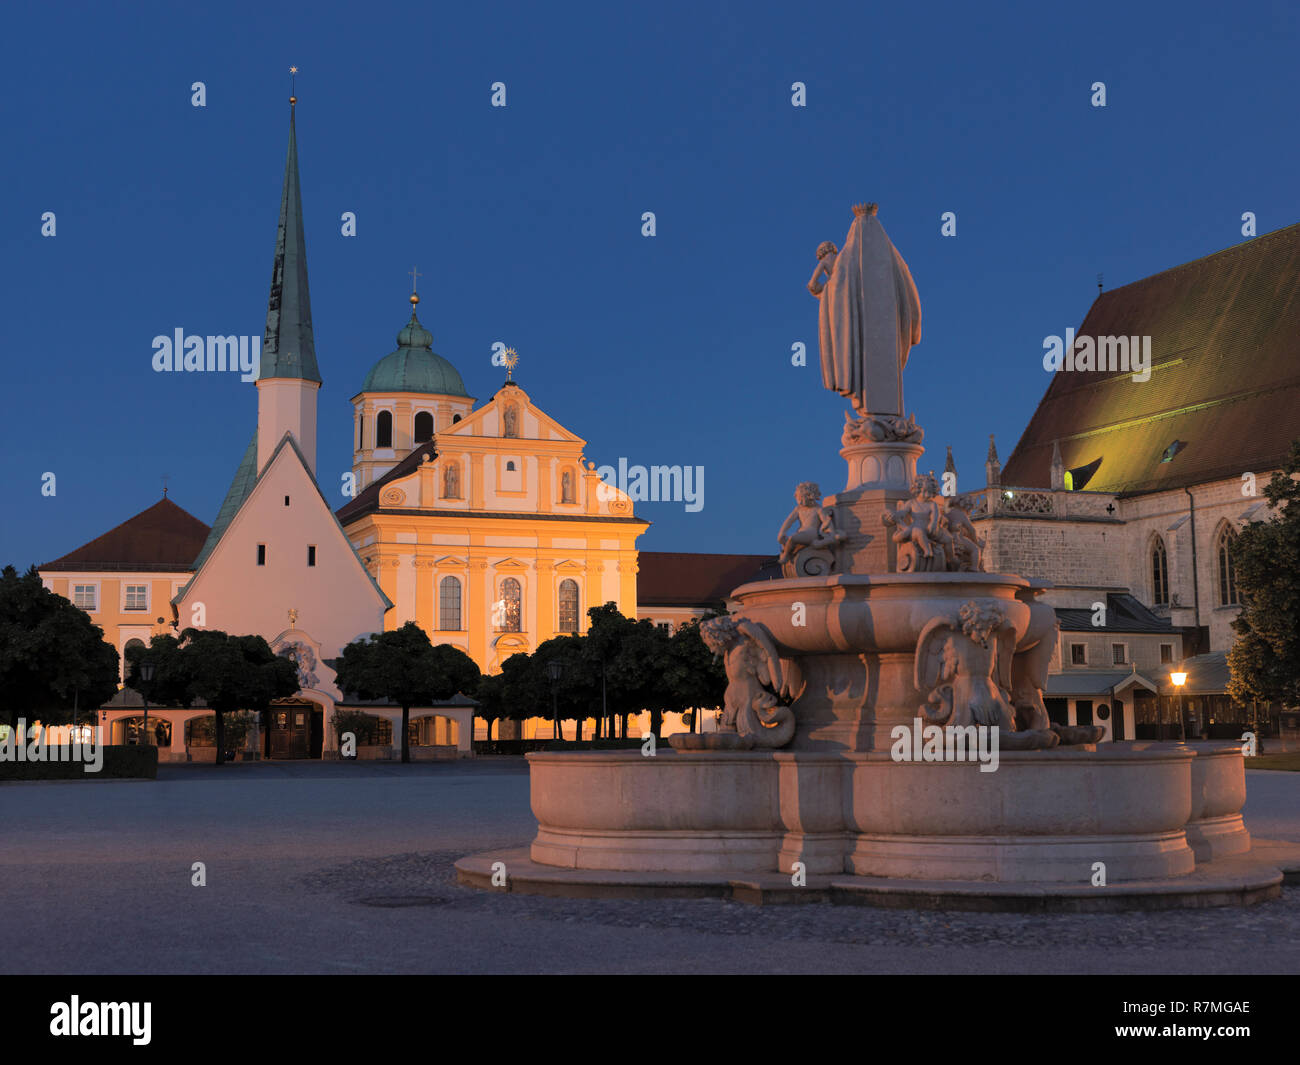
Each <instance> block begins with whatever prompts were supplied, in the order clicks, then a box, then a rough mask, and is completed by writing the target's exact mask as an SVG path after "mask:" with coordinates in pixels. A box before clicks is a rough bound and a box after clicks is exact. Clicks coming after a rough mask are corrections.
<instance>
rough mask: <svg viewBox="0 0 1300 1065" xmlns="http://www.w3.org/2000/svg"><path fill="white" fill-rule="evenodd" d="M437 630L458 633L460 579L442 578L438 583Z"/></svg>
mask: <svg viewBox="0 0 1300 1065" xmlns="http://www.w3.org/2000/svg"><path fill="white" fill-rule="evenodd" d="M438 628H440V629H445V630H446V631H448V632H460V579H459V578H458V577H443V579H442V580H441V581H439V582H438Z"/></svg>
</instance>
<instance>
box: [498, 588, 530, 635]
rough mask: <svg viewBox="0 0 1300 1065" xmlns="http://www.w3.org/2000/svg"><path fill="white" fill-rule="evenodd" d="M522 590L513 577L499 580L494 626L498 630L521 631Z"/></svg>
mask: <svg viewBox="0 0 1300 1065" xmlns="http://www.w3.org/2000/svg"><path fill="white" fill-rule="evenodd" d="M523 598H524V597H523V590H522V589H521V588H520V587H519V582H518V581H517V580H516V579H515V578H514V577H507V578H506V579H505V580H503V581H502V582H501V596H500V598H499V599H498V600H497V603H496V611H495V612H496V615H497V616H496V627H497V630H498V631H500V632H522V631H523V628H522V627H521V626H522V621H523Z"/></svg>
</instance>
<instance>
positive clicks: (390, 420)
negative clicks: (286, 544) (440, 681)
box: [337, 297, 649, 736]
mask: <svg viewBox="0 0 1300 1065" xmlns="http://www.w3.org/2000/svg"><path fill="white" fill-rule="evenodd" d="M412 303H418V297H412ZM432 344H433V338H432V336H431V334H430V333H429V332H428V330H426V329H425V328H424V327H423V326H422V325H421V324H420V321H419V319H418V318H417V316H416V314H415V313H414V310H413V311H412V314H411V320H410V322H408V323H407V325H406V326H405V327H404V328H403V329H402V331H401V332H400V333H399V334H398V348H397V350H396V351H394V352H393V353H392V354H390V355H388V356H385V358H383V359H381V360H380V361H379V362H378V363H377V364H376V365H375V367H374V368H373V369H372V370H371V371H370V373H369V374H368V375H367V377H366V380H365V383H364V384H363V386H362V390H361V392H360V393H358V394H357V396H355V397H354V399H353V409H354V426H355V431H356V435H355V437H354V441H355V449H354V454H353V473H354V474H355V477H356V483H357V487H358V494H357V496H356V498H355V499H353V500H352V501H351V502H349V503H348V504H346V505H345V506H344V507H342V508H341V509H340V510H339V511H338V514H337V516H338V519H339V521H340V523H341V524H342V525H343V528H344V531H345V532H346V533H347V535H348V538H349V539H350V540H351V541H352V544H353V546H354V547H355V548H356V549H357V552H358V553H359V554H360V555H361V558H362V560H363V561H364V562H365V564H366V566H367V567H368V568H369V570H370V572H371V574H372V575H373V576H374V578H375V580H376V581H377V582H378V583H379V586H380V588H381V589H382V590H383V591H384V593H385V594H386V595H387V596H388V597H389V599H391V600H392V601H393V603H394V609H393V610H390V611H389V612H388V614H387V617H386V619H385V626H386V627H387V628H388V629H395V628H400V627H401V626H402V625H404V624H405V623H406V622H408V621H414V622H416V623H417V624H418V625H420V627H421V628H423V629H424V630H425V631H426V632H427V633H428V634H429V636H430V638H431V639H432V640H433V641H434V642H435V643H448V644H452V645H453V646H456V647H459V648H461V649H462V650H463V651H465V652H466V653H467V654H468V655H469V656H470V657H471V658H473V659H474V660H475V662H477V663H478V666H479V668H480V669H481V670H482V671H483V672H485V673H497V672H499V671H500V669H501V665H502V663H503V662H504V661H505V660H506V659H507V658H509V657H510V656H511V655H513V654H517V653H520V652H531V651H533V650H535V649H536V648H537V646H538V645H539V644H541V643H543V642H545V641H546V640H549V639H551V638H552V637H554V636H560V635H565V634H570V633H581V632H585V631H586V629H587V623H588V621H587V610H588V609H589V608H590V607H592V606H599V605H601V604H603V603H607V602H613V603H615V604H617V605H618V608H619V610H621V611H622V612H623V613H624V614H625V615H627V616H628V617H636V613H637V601H636V573H637V562H636V559H637V551H636V540H637V537H638V536H640V535H641V534H642V533H643V532H644V531H645V530H646V529H647V528H648V527H649V523H648V522H646V521H643V520H641V519H640V518H637V517H636V516H635V515H634V514H633V512H632V501H631V499H629V498H628V496H627V495H626V494H625V493H623V492H621V491H619V490H618V489H617V488H616V487H614V486H613V485H607V484H605V483H603V482H602V481H601V479H600V477H599V475H598V474H597V473H596V470H595V466H594V464H593V463H591V462H588V461H586V459H585V457H584V455H583V448H584V446H585V444H586V441H584V440H583V439H582V438H581V437H579V436H576V435H575V434H574V433H572V432H570V431H569V430H568V429H566V428H565V427H564V426H562V425H560V424H559V423H558V422H556V421H555V420H554V419H553V418H551V417H550V416H549V415H548V414H546V413H545V411H543V410H541V409H540V408H539V407H538V406H537V405H536V404H535V403H534V402H533V400H532V398H531V397H530V396H529V394H528V393H527V392H526V391H525V390H524V389H523V388H522V387H521V386H520V385H519V384H517V383H516V382H514V381H513V380H507V381H505V382H504V383H503V384H502V386H501V388H500V389H499V390H498V391H497V393H496V395H494V396H493V397H492V398H491V399H490V400H489V401H488V402H487V403H485V404H484V405H483V406H481V407H478V408H477V409H475V408H474V400H473V399H472V398H471V397H470V396H469V395H468V393H467V392H466V391H465V386H464V383H463V381H462V380H461V377H460V374H459V373H457V371H456V369H455V368H454V367H453V366H452V365H451V363H450V362H448V361H447V360H446V359H444V358H442V357H441V356H440V355H437V354H436V353H435V352H434V351H433V350H432ZM538 725H541V723H540V722H536V723H530V727H528V728H527V729H526V730H525V736H528V735H531V734H533V733H534V732H536V727H537V726H538ZM541 727H542V728H544V729H549V728H550V724H549V722H547V723H546V724H545V725H541Z"/></svg>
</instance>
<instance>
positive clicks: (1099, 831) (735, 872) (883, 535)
mask: <svg viewBox="0 0 1300 1065" xmlns="http://www.w3.org/2000/svg"><path fill="white" fill-rule="evenodd" d="M853 214H854V219H853V223H852V225H851V227H850V229H849V233H848V237H847V238H846V240H845V243H844V248H843V250H842V251H841V250H840V249H838V248H836V246H835V245H834V244H833V243H831V242H829V241H828V242H826V243H824V244H822V245H821V246H820V247H819V248H818V249H817V258H818V263H817V268H816V271H815V272H814V274H813V277H812V279H811V280H810V281H809V283H808V288H809V291H810V292H812V294H813V295H814V296H816V297H817V299H818V301H819V305H820V314H819V329H818V335H819V343H820V349H821V368H822V380H823V384H824V385H825V387H826V388H828V389H830V390H832V391H835V392H837V393H839V394H841V395H844V396H846V397H847V398H848V399H849V400H850V402H851V405H852V411H851V412H846V413H845V426H844V430H843V435H842V445H843V446H842V449H841V451H840V454H841V456H842V457H843V458H844V460H845V463H846V465H847V469H848V477H847V481H846V484H845V487H844V490H843V491H841V492H839V493H837V494H835V495H832V496H828V497H826V498H824V499H823V498H822V496H821V491H820V489H819V488H818V486H817V485H815V484H812V483H810V482H805V483H803V484H800V485H799V486H797V488H796V490H795V503H796V505H795V507H794V509H793V510H792V511H791V512H790V514H789V516H788V517H787V518H786V520H785V522H784V524H783V525H782V526H781V528H780V531H779V534H778V541H779V544H780V547H781V565H782V578H781V579H777V580H769V581H762V582H756V583H752V584H747V585H743V586H742V587H740V588H737V589H736V590H735V591H734V592H733V594H732V599H733V600H734V602H735V603H737V604H738V606H737V607H736V609H735V611H734V613H732V614H730V615H728V616H726V617H722V618H716V619H712V620H710V621H708V622H706V623H705V624H704V625H703V626H702V630H701V631H702V635H703V636H704V639H705V641H706V643H707V644H708V646H709V647H710V649H711V650H713V651H714V652H715V653H716V654H718V655H720V656H722V658H723V661H724V663H725V666H726V672H727V678H728V687H727V691H726V697H725V706H724V709H723V714H722V719H721V726H720V730H719V731H718V732H715V733H702V734H694V733H687V734H681V735H675V736H671V737H670V738H669V743H670V746H671V749H669V750H663V749H659V750H656V751H655V752H654V753H653V754H652V755H645V754H643V753H642V752H641V751H614V752H574V753H540V754H531V755H529V756H528V757H529V770H530V776H531V787H532V808H533V813H534V814H535V816H536V817H537V821H538V832H537V837H536V839H535V840H534V841H533V843H532V846H531V847H530V848H529V849H528V850H527V851H522V850H521V851H516V852H496V853H490V854H484V855H476V856H472V857H468V858H464V859H462V860H461V861H460V862H458V863H457V869H458V875H459V876H460V879H461V880H462V882H465V883H469V884H474V885H477V886H480V887H485V888H497V889H500V888H501V887H502V886H507V887H509V888H510V889H511V890H519V891H532V892H540V893H548V894H576V895H600V894H609V895H627V894H633V895H636V894H680V895H727V896H733V897H739V898H745V899H749V900H751V901H771V900H778V899H779V900H782V901H803V900H807V901H811V900H816V899H832V900H834V901H847V902H860V903H868V904H874V905H889V906H898V905H910V906H947V907H957V908H1008V907H1009V908H1035V909H1060V910H1091V909H1107V908H1122V907H1133V906H1140V907H1147V908H1153V907H1162V906H1205V905H1222V904H1232V903H1236V904H1240V903H1247V902H1253V901H1258V900H1260V899H1263V898H1269V897H1273V896H1275V895H1276V894H1278V893H1279V892H1280V890H1281V884H1282V882H1283V879H1284V875H1285V874H1286V873H1291V872H1294V871H1296V870H1300V845H1285V844H1274V843H1264V842H1261V841H1254V845H1253V846H1252V840H1251V838H1250V835H1249V833H1248V832H1247V830H1246V828H1245V825H1244V823H1243V822H1242V818H1241V807H1242V805H1243V803H1244V801H1245V783H1244V781H1245V771H1244V762H1243V759H1242V753H1241V748H1240V747H1239V746H1235V745H1223V746H1221V747H1214V748H1208V747H1202V748H1200V749H1199V750H1198V749H1193V748H1192V747H1189V746H1186V745H1182V744H1175V743H1140V742H1130V743H1100V744H1099V743H1098V741H1099V740H1100V739H1101V737H1102V736H1103V735H1104V729H1102V728H1101V727H1097V726H1062V725H1057V724H1054V723H1053V722H1051V721H1050V720H1049V717H1048V714H1047V710H1046V707H1045V705H1044V701H1043V691H1044V689H1045V688H1046V686H1047V673H1048V663H1049V661H1050V659H1051V656H1052V651H1053V649H1054V647H1055V646H1056V644H1057V634H1058V630H1057V622H1056V614H1055V611H1054V610H1053V609H1052V608H1051V606H1050V605H1048V604H1047V603H1045V602H1043V601H1042V600H1041V595H1042V593H1043V592H1044V590H1046V589H1047V588H1048V587H1050V585H1048V584H1047V583H1046V582H1043V581H1037V580H1029V579H1026V578H1024V577H1020V576H1017V575H1015V574H1007V573H988V572H985V569H984V562H983V550H982V549H983V546H984V544H983V541H982V540H981V538H980V537H979V535H978V532H977V530H976V529H975V527H974V526H973V525H972V523H971V522H970V519H969V512H970V510H971V506H972V500H971V499H969V498H968V497H965V496H960V495H956V494H954V492H953V491H952V487H953V486H950V485H944V486H940V485H939V483H938V482H937V481H936V480H935V478H934V476H933V475H932V474H925V473H918V471H917V461H918V459H919V458H920V456H921V455H922V454H923V453H924V450H925V449H924V447H923V446H922V440H923V439H924V432H923V430H922V429H921V428H920V427H919V426H918V425H917V423H916V420H915V418H914V417H912V416H907V415H905V414H904V408H903V371H904V369H905V368H906V365H907V362H908V356H909V353H910V351H911V348H912V347H913V346H914V345H916V344H917V343H919V341H920V322H921V308H920V299H919V297H918V295H917V291H916V286H915V284H914V283H913V280H912V276H911V273H910V271H909V270H908V268H907V264H906V263H905V262H904V261H903V258H902V256H901V255H900V254H899V253H898V250H897V249H896V248H895V247H894V245H893V244H892V243H891V242H890V240H889V237H888V236H887V235H886V233H885V230H884V228H883V227H882V226H881V224H880V222H879V220H878V218H877V215H876V206H875V205H874V204H866V205H859V206H855V207H854V208H853Z"/></svg>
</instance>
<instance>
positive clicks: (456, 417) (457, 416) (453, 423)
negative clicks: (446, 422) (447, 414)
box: [451, 414, 460, 425]
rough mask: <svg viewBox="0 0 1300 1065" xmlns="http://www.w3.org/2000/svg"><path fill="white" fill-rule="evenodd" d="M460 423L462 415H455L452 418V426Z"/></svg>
mask: <svg viewBox="0 0 1300 1065" xmlns="http://www.w3.org/2000/svg"><path fill="white" fill-rule="evenodd" d="M458 421H460V415H459V414H453V415H452V416H451V424H452V425H455V424H456V423H457V422H458Z"/></svg>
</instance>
